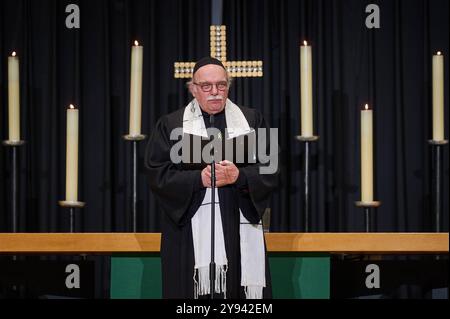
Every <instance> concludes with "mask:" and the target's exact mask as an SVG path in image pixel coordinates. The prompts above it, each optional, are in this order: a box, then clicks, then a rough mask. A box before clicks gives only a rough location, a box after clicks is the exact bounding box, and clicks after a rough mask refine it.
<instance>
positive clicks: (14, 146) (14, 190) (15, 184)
mask: <svg viewBox="0 0 450 319" xmlns="http://www.w3.org/2000/svg"><path fill="white" fill-rule="evenodd" d="M24 144H25V141H9V140H8V141H3V145H5V146H8V147H11V214H12V215H11V218H12V232H13V233H17V231H18V228H19V227H18V221H19V218H18V210H19V198H18V196H19V194H18V193H19V181H18V166H19V165H18V156H17V150H18V147H20V146H22V145H24Z"/></svg>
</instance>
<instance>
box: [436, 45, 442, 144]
mask: <svg viewBox="0 0 450 319" xmlns="http://www.w3.org/2000/svg"><path fill="white" fill-rule="evenodd" d="M433 140H434V141H443V140H444V56H443V55H442V53H441V52H438V53H437V54H436V55H434V56H433Z"/></svg>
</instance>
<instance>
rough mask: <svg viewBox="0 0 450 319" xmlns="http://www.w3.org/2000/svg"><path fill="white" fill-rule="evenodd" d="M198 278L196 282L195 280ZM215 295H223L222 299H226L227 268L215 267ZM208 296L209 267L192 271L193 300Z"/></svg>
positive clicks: (224, 266)
mask: <svg viewBox="0 0 450 319" xmlns="http://www.w3.org/2000/svg"><path fill="white" fill-rule="evenodd" d="M197 278H198V280H197ZM214 288H215V293H217V294H221V293H223V295H224V298H225V299H227V266H226V265H223V266H218V265H216V284H215V287H214ZM209 294H210V282H209V266H206V267H200V268H198V269H195V270H194V298H195V299H198V296H204V295H209Z"/></svg>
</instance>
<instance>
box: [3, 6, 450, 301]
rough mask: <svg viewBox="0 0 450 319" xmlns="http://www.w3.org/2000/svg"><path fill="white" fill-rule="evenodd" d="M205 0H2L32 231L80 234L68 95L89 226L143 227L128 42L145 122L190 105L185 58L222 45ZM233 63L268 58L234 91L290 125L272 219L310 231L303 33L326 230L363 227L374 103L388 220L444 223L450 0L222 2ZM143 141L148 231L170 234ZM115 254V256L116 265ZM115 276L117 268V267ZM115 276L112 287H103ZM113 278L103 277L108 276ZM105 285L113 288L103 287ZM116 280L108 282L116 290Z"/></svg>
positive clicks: (409, 226) (317, 199) (317, 200)
mask: <svg viewBox="0 0 450 319" xmlns="http://www.w3.org/2000/svg"><path fill="white" fill-rule="evenodd" d="M70 3H75V4H78V5H79V7H80V10H81V28H80V29H67V28H66V27H65V19H66V17H67V15H68V13H66V12H65V8H66V6H67V5H68V4H70ZM369 3H376V4H378V5H379V6H380V10H381V28H380V29H367V28H366V26H365V19H366V17H367V15H368V14H367V13H365V8H366V6H367V5H368V4H369ZM210 11H211V3H210V1H207V0H165V1H144V0H143V1H138V0H130V1H124V0H104V1H101V0H95V1H65V0H61V1H56V0H53V1H52V0H39V1H31V0H21V1H18V0H14V1H12V0H7V1H0V56H1V59H0V61H1V62H0V137H1V139H2V140H5V139H7V135H8V128H7V123H8V118H7V116H8V113H7V105H8V104H7V57H8V55H10V54H11V52H12V51H17V52H18V55H19V57H20V67H21V69H20V76H21V125H22V127H21V134H22V138H23V139H24V140H26V145H25V146H22V147H20V149H19V158H20V225H19V226H20V231H23V232H67V231H68V230H69V220H68V212H67V211H66V210H65V209H62V208H60V207H59V206H58V200H61V199H63V198H64V196H65V134H66V131H65V128H66V108H67V106H68V105H69V104H70V103H73V104H75V105H77V106H78V107H79V109H80V148H79V150H80V157H79V165H80V166H79V174H80V175H79V199H80V200H82V201H85V202H86V207H85V208H84V209H82V210H80V211H78V212H77V213H76V220H77V225H76V230H77V231H83V232H124V231H130V221H131V220H130V217H129V211H130V196H131V145H130V144H129V143H128V142H126V141H124V140H123V139H122V136H123V135H124V134H127V132H128V111H129V71H130V48H131V44H132V42H133V41H134V40H135V39H137V40H138V41H139V42H140V43H141V44H142V45H143V46H144V76H143V99H142V101H143V110H142V131H143V133H144V134H147V135H149V134H150V133H151V131H152V129H153V128H154V125H155V123H156V121H157V119H158V118H159V117H160V116H161V115H164V114H167V113H168V112H171V111H174V110H176V109H178V108H180V107H182V106H184V105H186V104H187V102H188V101H189V99H190V97H189V95H188V93H187V90H186V88H185V81H183V80H181V79H174V78H173V63H174V62H175V61H195V60H196V59H198V58H200V57H202V56H205V55H208V54H209V25H210V23H211V12H210ZM223 12H224V13H223V23H224V24H225V25H226V26H227V36H228V41H227V52H228V55H227V56H228V59H229V60H263V61H264V77H263V78H252V79H242V78H238V79H235V80H234V82H233V87H232V89H231V93H230V97H231V98H232V100H234V101H235V102H237V103H238V104H241V105H246V106H250V107H254V108H257V109H259V110H261V111H262V112H263V113H264V115H265V116H266V119H267V120H268V122H269V123H270V125H271V126H272V127H278V128H279V137H280V146H281V163H280V164H281V174H280V187H279V189H278V190H277V191H276V192H275V193H274V196H273V200H272V207H271V231H287V232H290V231H302V229H303V227H304V225H303V221H302V218H303V215H302V214H303V211H302V207H303V203H302V192H303V184H302V178H303V171H302V155H303V146H302V145H301V144H300V143H299V142H297V141H296V140H295V136H296V135H299V131H300V127H299V124H300V112H299V111H300V107H299V105H300V92H299V87H300V81H299V44H300V42H302V41H303V40H304V39H306V40H308V42H310V43H311V44H312V46H313V65H314V76H313V78H314V85H313V88H314V127H315V128H314V131H315V133H316V134H317V135H319V136H320V139H319V141H318V142H317V143H315V144H314V145H313V146H312V158H311V164H312V171H311V196H312V197H311V205H312V208H311V209H312V227H311V228H312V230H313V231H320V232H359V231H364V219H363V212H362V210H361V209H358V208H356V207H355V205H354V202H355V201H357V200H359V199H360V188H359V185H360V163H359V158H360V153H359V152H360V146H359V139H360V131H359V130H360V123H359V119H360V111H359V110H360V108H361V106H362V105H363V104H365V103H369V104H370V105H372V106H373V109H374V114H375V115H374V121H375V122H374V139H375V157H374V163H375V179H376V184H375V185H376V186H375V199H377V200H380V201H382V206H381V208H380V209H378V214H377V222H376V227H377V231H382V232H423V231H432V229H433V227H432V222H431V221H432V219H431V218H432V213H431V209H430V207H431V197H430V196H431V176H432V160H431V159H432V157H431V151H430V147H429V146H428V144H427V140H428V139H430V138H431V133H432V126H431V100H432V96H431V93H432V91H431V61H432V60H431V58H432V54H433V53H435V52H436V51H438V50H440V51H442V52H444V55H445V58H446V64H445V82H446V84H447V85H446V86H445V97H446V98H445V114H446V121H445V122H446V130H445V136H446V137H447V138H448V136H449V133H448V114H449V109H448V98H449V91H448V83H449V78H448V77H449V67H448V65H449V63H450V62H449V59H448V57H449V53H450V51H449V37H448V34H449V21H450V19H449V1H448V0H403V1H402V0H377V1H362V0H341V1H339V0H315V1H313V0H303V1H294V0H293V1H279V0H263V1H262V0H246V1H244V0H230V1H224V6H223ZM145 144H146V143H141V144H140V146H139V168H138V172H139V192H138V197H139V221H138V231H139V232H156V231H159V220H160V216H159V212H158V207H157V204H156V203H155V200H154V197H153V196H152V194H151V193H150V191H149V187H148V184H147V180H146V174H145V169H144V166H143V157H144V151H145ZM10 154H11V152H10V150H9V148H7V147H3V146H2V147H1V148H0V231H1V232H8V231H10V230H11V216H10V215H11V214H10V210H11V205H10V182H11V181H10V175H11V156H10ZM443 173H444V174H443V178H444V194H445V196H444V206H443V213H444V218H443V229H444V230H445V231H448V210H449V205H448V195H447V194H448V186H449V185H448V181H449V169H448V147H444V172H443ZM106 264H107V263H106V262H105V266H104V267H107V266H106ZM104 279H105V280H107V275H104ZM103 286H106V285H103ZM100 287H102V285H100ZM105 289H106V288H105ZM106 294H107V291H106V290H101V291H98V292H97V295H99V296H106Z"/></svg>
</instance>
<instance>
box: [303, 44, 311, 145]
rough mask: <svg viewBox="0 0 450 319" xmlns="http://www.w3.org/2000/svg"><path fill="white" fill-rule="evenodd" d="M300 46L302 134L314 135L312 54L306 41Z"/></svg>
mask: <svg viewBox="0 0 450 319" xmlns="http://www.w3.org/2000/svg"><path fill="white" fill-rule="evenodd" d="M303 44H304V45H303V46H301V47H300V77H301V78H300V83H301V136H307V137H310V136H313V111H312V103H313V97H312V54H311V46H309V45H308V43H307V42H306V41H304V43H303Z"/></svg>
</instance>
